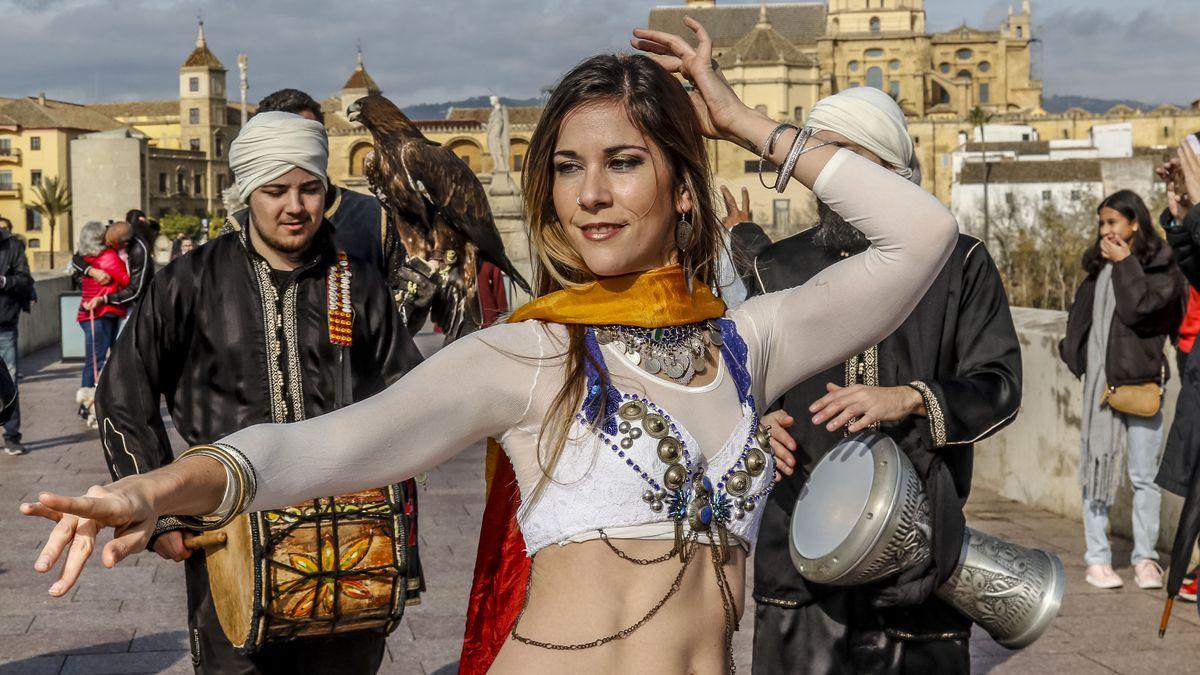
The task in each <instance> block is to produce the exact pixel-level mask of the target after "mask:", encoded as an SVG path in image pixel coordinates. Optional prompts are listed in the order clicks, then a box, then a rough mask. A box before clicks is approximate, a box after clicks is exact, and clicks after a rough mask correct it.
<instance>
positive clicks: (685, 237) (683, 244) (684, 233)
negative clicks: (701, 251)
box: [675, 211, 692, 251]
mask: <svg viewBox="0 0 1200 675" xmlns="http://www.w3.org/2000/svg"><path fill="white" fill-rule="evenodd" d="M691 243H692V223H691V221H689V220H688V214H687V212H686V211H685V212H684V213H682V214H680V216H679V222H678V223H676V224H675V245H676V246H678V247H679V250H680V251H683V250H684V249H686V248H687V247H688V246H689V245H690V244H691Z"/></svg>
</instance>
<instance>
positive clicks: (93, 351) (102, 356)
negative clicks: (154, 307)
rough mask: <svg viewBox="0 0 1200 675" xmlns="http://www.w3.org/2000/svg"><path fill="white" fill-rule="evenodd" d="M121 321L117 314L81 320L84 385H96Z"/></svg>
mask: <svg viewBox="0 0 1200 675" xmlns="http://www.w3.org/2000/svg"><path fill="white" fill-rule="evenodd" d="M120 322H121V320H120V319H119V318H117V317H115V316H98V317H96V318H95V319H93V320H92V321H80V322H79V326H80V328H83V386H85V387H94V386H96V379H97V378H96V374H97V373H99V372H100V371H101V370H104V361H105V360H106V359H107V358H108V348H109V347H111V346H112V343H113V340H115V339H116V337H117V325H118V324H119V323H120ZM93 362H94V363H95V366H94V367H93V365H92V364H93Z"/></svg>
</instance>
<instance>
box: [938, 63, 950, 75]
mask: <svg viewBox="0 0 1200 675" xmlns="http://www.w3.org/2000/svg"><path fill="white" fill-rule="evenodd" d="M938 70H940V71H942V74H943V75H947V74H949V73H950V64H949V63H944V62H943V63H940V64H938Z"/></svg>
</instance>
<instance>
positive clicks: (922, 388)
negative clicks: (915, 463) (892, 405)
mask: <svg viewBox="0 0 1200 675" xmlns="http://www.w3.org/2000/svg"><path fill="white" fill-rule="evenodd" d="M908 386H910V387H912V388H913V389H916V390H917V392H918V393H919V394H921V398H922V399H924V401H925V415H926V417H928V418H929V431H930V433H931V434H933V447H935V448H940V447H942V446H943V445H945V444H946V417H945V416H944V415H943V414H942V404H941V402H939V401H938V398H937V396H935V395H934V393H933V390H932V389H930V388H929V385H927V384H925V383H924V382H922V381H920V380H913V381H912V382H909V383H908Z"/></svg>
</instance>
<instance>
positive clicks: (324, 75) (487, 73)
mask: <svg viewBox="0 0 1200 675" xmlns="http://www.w3.org/2000/svg"><path fill="white" fill-rule="evenodd" d="M741 1H742V2H746V1H747V0H741ZM717 2H718V4H723V3H724V2H726V0H717ZM656 4H673V5H678V4H683V0H659V2H657V3H656V2H654V1H653V0H650V1H646V0H355V1H354V2H348V1H345V0H338V1H337V2H334V1H331V0H321V1H317V0H241V1H239V2H232V1H226V0H208V1H204V0H191V1H177V0H0V16H2V17H4V19H3V21H0V63H2V64H4V67H3V68H2V69H0V96H33V95H37V94H38V93H39V92H44V93H45V94H46V95H47V96H49V97H51V98H56V99H60V100H68V101H76V102H81V103H90V102H98V101H129V100H148V99H170V98H176V97H177V96H178V74H177V73H178V67H179V65H180V64H181V63H182V62H183V60H184V59H185V58H186V57H187V55H188V53H189V52H190V51H191V49H192V48H193V46H194V42H195V36H196V18H197V14H198V13H202V14H203V17H204V21H205V27H206V33H207V37H208V44H209V47H210V49H212V50H213V52H214V53H215V54H216V55H217V57H218V58H220V59H221V61H222V62H223V63H224V64H225V66H226V68H228V69H229V70H230V75H229V80H228V85H229V90H230V93H231V97H236V95H237V94H236V91H237V65H236V62H237V54H238V53H239V52H242V53H245V54H247V56H248V58H249V73H250V94H249V98H250V100H251V101H256V100H258V99H259V98H261V97H262V96H263V95H265V94H267V93H270V92H271V91H274V90H275V89H279V88H282V87H297V88H300V89H304V90H306V91H308V92H309V93H311V94H313V95H314V96H315V97H317V98H323V97H325V96H328V95H331V94H333V93H335V92H336V91H337V90H338V89H339V88H340V87H341V85H342V83H343V82H345V80H346V78H347V77H348V76H349V75H350V73H351V71H352V70H353V68H354V59H355V49H356V44H358V43H360V42H361V44H362V46H363V51H364V54H365V59H366V65H367V71H368V72H369V73H370V74H371V75H372V77H373V78H374V79H375V80H376V82H378V83H379V85H380V87H381V88H382V89H383V90H384V93H385V94H386V95H388V96H389V97H390V98H392V99H393V100H395V101H396V102H397V103H399V104H401V105H412V104H416V103H424V102H440V101H448V100H454V99H459V98H466V97H469V96H476V95H482V94H489V93H495V94H499V95H502V96H508V97H513V98H527V97H535V96H538V95H539V93H540V92H541V90H542V89H543V88H544V87H547V86H549V85H552V84H553V83H554V81H555V80H556V79H557V78H558V77H559V76H560V75H562V73H563V72H565V71H566V70H567V69H569V68H570V67H571V66H572V65H574V64H575V63H577V62H579V61H580V60H582V59H584V58H586V57H587V56H590V55H592V54H595V53H597V52H602V51H613V50H619V49H625V48H628V36H629V31H630V30H631V29H632V28H633V27H635V26H638V25H644V23H645V22H646V20H647V16H648V14H649V11H650V9H651V7H653V6H655V5H656ZM731 4H732V3H731ZM772 4H773V3H772ZM1009 4H1010V2H1009V1H1007V0H926V24H927V28H928V29H929V30H931V31H935V30H945V29H949V28H952V27H954V26H957V25H959V24H960V23H962V22H963V21H966V22H967V23H968V24H969V25H972V26H975V27H979V28H987V29H995V28H997V27H998V26H999V24H1000V22H1001V21H1003V19H1004V16H1005V14H1006V13H1007V7H1008V5H1009ZM1011 4H1014V5H1016V6H1018V7H1019V5H1020V0H1011ZM1033 16H1034V19H1033V23H1034V34H1035V36H1037V37H1040V39H1041V44H1040V49H1039V52H1040V53H1039V54H1038V57H1037V61H1039V63H1038V65H1037V66H1036V67H1037V68H1039V71H1040V74H1041V76H1042V79H1043V80H1044V81H1045V91H1046V94H1047V95H1052V94H1074V95H1080V96H1091V97H1095V98H1108V99H1118V98H1120V99H1134V100H1141V101H1144V102H1148V103H1159V102H1175V103H1187V102H1190V101H1192V100H1195V99H1197V98H1200V2H1198V1H1197V0H1086V1H1084V0H1033Z"/></svg>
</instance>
